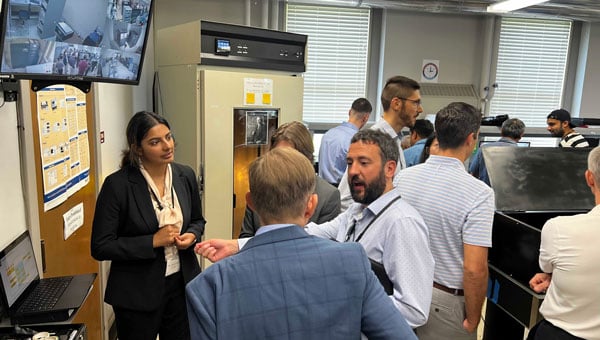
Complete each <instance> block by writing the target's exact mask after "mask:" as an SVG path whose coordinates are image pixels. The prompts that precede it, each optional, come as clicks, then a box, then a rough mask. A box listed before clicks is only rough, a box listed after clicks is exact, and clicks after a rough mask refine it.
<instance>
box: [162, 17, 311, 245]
mask: <svg viewBox="0 0 600 340" xmlns="http://www.w3.org/2000/svg"><path fill="white" fill-rule="evenodd" d="M226 28H227V27H226ZM234 28H236V29H242V30H245V29H249V30H251V31H252V32H251V33H256V31H258V33H263V31H264V32H266V33H268V34H270V33H271V32H272V31H266V30H259V29H251V28H242V27H238V26H235V27H234ZM278 33H282V32H278ZM214 34H218V33H214ZM286 34H287V33H286ZM202 39H203V40H202V41H206V39H204V38H202ZM200 40H201V37H200V22H199V21H198V22H192V23H188V24H183V25H179V26H174V27H169V28H165V29H162V30H159V31H158V32H157V41H156V51H157V52H156V54H157V69H158V84H160V85H159V86H158V87H157V97H158V99H159V101H158V106H157V110H158V111H159V112H160V113H162V114H164V115H165V117H166V118H167V120H168V121H169V123H170V124H171V129H172V131H173V133H174V136H175V143H176V153H175V158H176V161H177V162H180V163H184V164H187V165H189V166H191V167H192V168H193V169H194V170H195V171H196V174H197V175H198V178H199V182H200V186H201V190H202V203H203V214H204V217H205V218H206V221H207V225H206V231H205V234H204V238H205V239H209V238H226V239H229V238H231V237H237V236H238V235H239V229H240V226H241V221H242V219H243V211H244V207H245V192H246V191H247V177H246V176H247V174H246V172H247V165H248V164H249V162H250V161H252V159H254V158H256V157H257V156H258V155H259V154H260V153H261V152H266V150H267V149H268V145H259V146H257V145H244V143H243V142H242V143H241V144H240V143H239V140H240V135H239V134H240V133H241V134H244V133H246V131H245V130H244V128H242V129H238V128H237V125H239V124H238V123H236V122H235V121H236V119H235V117H236V114H235V113H234V111H235V110H236V109H237V111H238V112H239V109H254V110H263V109H264V110H265V111H268V110H276V111H277V113H278V117H277V121H276V122H277V124H282V123H284V122H288V121H293V120H302V97H303V88H304V83H303V78H302V76H301V73H300V72H289V71H277V70H264V69H254V68H244V67H228V66H216V65H203V64H201V61H204V60H205V58H204V57H205V56H206V55H207V52H205V51H204V50H205V49H204V48H203V49H202V51H204V52H201V47H200V46H199V45H200ZM232 40H233V39H232ZM231 43H232V44H238V43H235V42H233V41H232V42H231ZM210 47H211V48H212V49H214V46H210ZM250 48H251V47H250ZM303 48H304V47H303ZM209 54H210V53H209ZM201 56H202V58H201ZM209 57H210V56H209ZM231 57H232V59H233V57H235V56H231ZM217 58H219V57H217ZM217 61H219V62H220V60H217ZM253 82H256V83H258V84H261V83H263V82H264V83H267V84H272V93H271V94H270V95H269V96H270V100H269V101H270V103H267V104H264V102H262V104H259V105H247V104H245V102H248V100H247V93H248V91H249V87H248V84H249V83H253ZM257 101H258V100H257ZM238 116H239V114H238ZM238 118H239V117H238ZM271 124H272V122H271ZM276 127H277V125H275V126H274V127H273V126H271V128H276ZM271 132H272V129H271V131H269V137H270V133H271ZM241 139H242V140H244V137H243V136H242V137H241ZM234 140H235V141H236V142H235V143H234ZM234 144H235V145H234ZM244 148H245V149H247V150H248V152H240V149H244ZM234 154H235V156H234ZM244 183H246V184H245V186H244ZM234 185H235V186H236V188H234ZM234 205H235V209H234ZM234 215H235V217H234Z"/></svg>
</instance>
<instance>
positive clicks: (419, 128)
mask: <svg viewBox="0 0 600 340" xmlns="http://www.w3.org/2000/svg"><path fill="white" fill-rule="evenodd" d="M431 135H433V124H432V123H431V122H430V121H429V120H428V119H417V120H416V121H415V125H414V126H413V127H412V128H410V135H409V136H410V145H411V146H410V147H409V148H407V149H405V150H404V159H405V160H406V167H407V168H408V167H410V166H413V165H415V164H419V160H420V159H421V154H422V153H423V149H424V148H425V142H426V141H427V138H429V136H431Z"/></svg>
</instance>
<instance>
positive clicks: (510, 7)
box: [487, 0, 549, 13]
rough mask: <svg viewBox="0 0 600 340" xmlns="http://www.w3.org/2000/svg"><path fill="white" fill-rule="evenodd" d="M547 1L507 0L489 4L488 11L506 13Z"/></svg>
mask: <svg viewBox="0 0 600 340" xmlns="http://www.w3.org/2000/svg"><path fill="white" fill-rule="evenodd" d="M547 1H549V0H506V1H501V2H497V3H495V4H493V5H489V6H488V7H487V11H488V12H490V13H506V12H510V11H515V10H517V9H521V8H524V7H529V6H533V5H537V4H541V3H542V2H547Z"/></svg>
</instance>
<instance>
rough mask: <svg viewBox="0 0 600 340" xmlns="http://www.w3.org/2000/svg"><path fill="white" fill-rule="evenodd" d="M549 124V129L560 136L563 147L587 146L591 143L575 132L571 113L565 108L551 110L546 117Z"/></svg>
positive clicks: (553, 134)
mask: <svg viewBox="0 0 600 340" xmlns="http://www.w3.org/2000/svg"><path fill="white" fill-rule="evenodd" d="M546 124H548V128H547V130H548V131H550V133H551V134H552V136H554V137H560V138H561V140H560V143H559V144H558V146H559V147H561V148H587V147H589V146H590V144H589V143H588V142H587V140H585V138H584V137H583V136H582V135H581V134H579V133H577V132H575V130H573V128H574V127H575V126H574V125H573V124H572V123H571V114H570V113H569V111H567V110H565V109H558V110H554V111H552V112H550V114H549V115H548V118H547V119H546Z"/></svg>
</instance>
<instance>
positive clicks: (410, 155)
mask: <svg viewBox="0 0 600 340" xmlns="http://www.w3.org/2000/svg"><path fill="white" fill-rule="evenodd" d="M426 142H427V138H423V139H419V140H418V141H417V142H416V143H415V144H414V145H413V146H411V147H410V148H408V149H406V150H404V160H405V161H406V167H407V168H408V167H409V166H413V165H416V164H419V160H420V159H421V154H422V153H423V149H425V143H426Z"/></svg>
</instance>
